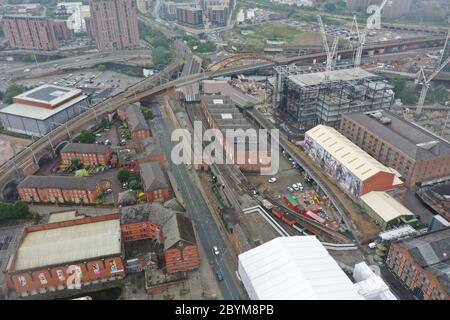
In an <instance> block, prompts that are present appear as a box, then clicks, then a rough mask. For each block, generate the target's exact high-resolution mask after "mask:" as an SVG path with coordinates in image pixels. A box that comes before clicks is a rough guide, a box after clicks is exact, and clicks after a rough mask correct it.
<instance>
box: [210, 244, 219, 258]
mask: <svg viewBox="0 0 450 320" xmlns="http://www.w3.org/2000/svg"><path fill="white" fill-rule="evenodd" d="M212 251H213V253H214V255H216V256H218V255H219V254H220V252H219V248H217V246H214V247H213V248H212Z"/></svg>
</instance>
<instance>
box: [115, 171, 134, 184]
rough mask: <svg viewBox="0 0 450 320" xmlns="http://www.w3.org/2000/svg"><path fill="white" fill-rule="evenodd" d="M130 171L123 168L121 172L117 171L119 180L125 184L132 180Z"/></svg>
mask: <svg viewBox="0 0 450 320" xmlns="http://www.w3.org/2000/svg"><path fill="white" fill-rule="evenodd" d="M130 174H131V173H130V170H128V169H127V168H122V169H120V170H119V171H117V179H118V180H119V181H120V182H125V181H128V179H129V178H130Z"/></svg>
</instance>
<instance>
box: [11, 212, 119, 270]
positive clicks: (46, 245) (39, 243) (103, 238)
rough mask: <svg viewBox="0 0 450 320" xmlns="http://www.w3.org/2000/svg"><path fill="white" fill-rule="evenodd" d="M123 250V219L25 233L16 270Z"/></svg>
mask: <svg viewBox="0 0 450 320" xmlns="http://www.w3.org/2000/svg"><path fill="white" fill-rule="evenodd" d="M120 253H121V231H120V220H119V219H115V220H106V221H99V222H94V223H86V224H80V225H75V226H70V227H63V228H56V229H49V230H41V231H34V232H30V233H28V234H26V236H25V238H24V240H23V242H22V243H21V245H20V247H19V249H18V251H17V255H16V262H15V265H14V269H15V270H27V269H34V268H39V267H45V266H51V265H58V264H65V263H69V262H73V261H82V260H89V259H93V258H97V257H103V256H111V255H117V254H120Z"/></svg>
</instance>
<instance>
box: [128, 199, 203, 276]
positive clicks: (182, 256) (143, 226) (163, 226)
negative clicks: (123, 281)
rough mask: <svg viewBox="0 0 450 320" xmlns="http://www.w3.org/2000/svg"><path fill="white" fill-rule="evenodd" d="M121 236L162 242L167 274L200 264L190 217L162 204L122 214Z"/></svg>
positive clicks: (134, 239)
mask: <svg viewBox="0 0 450 320" xmlns="http://www.w3.org/2000/svg"><path fill="white" fill-rule="evenodd" d="M136 217H138V218H136ZM122 237H123V239H124V240H125V241H137V240H142V239H152V240H154V241H156V242H158V243H160V244H162V245H163V250H164V252H163V255H164V260H165V263H166V271H167V273H177V272H184V271H189V270H194V269H197V268H198V266H199V264H200V262H199V254H198V247H197V242H196V237H195V232H194V228H193V226H192V222H191V220H190V219H189V218H188V217H187V216H186V215H185V214H183V213H180V212H174V211H172V210H170V209H167V208H164V207H162V206H160V205H155V204H153V205H151V207H148V208H147V210H146V211H145V212H141V213H139V214H135V213H133V214H132V215H131V214H130V215H127V214H126V213H123V214H122Z"/></svg>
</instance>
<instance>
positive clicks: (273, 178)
mask: <svg viewBox="0 0 450 320" xmlns="http://www.w3.org/2000/svg"><path fill="white" fill-rule="evenodd" d="M274 182H277V178H275V177H272V178H270V179H269V183H274Z"/></svg>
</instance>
